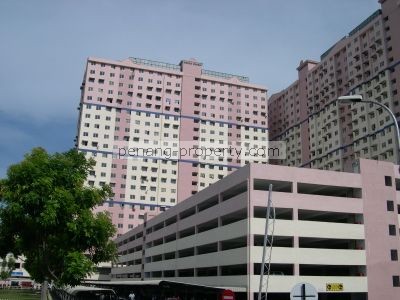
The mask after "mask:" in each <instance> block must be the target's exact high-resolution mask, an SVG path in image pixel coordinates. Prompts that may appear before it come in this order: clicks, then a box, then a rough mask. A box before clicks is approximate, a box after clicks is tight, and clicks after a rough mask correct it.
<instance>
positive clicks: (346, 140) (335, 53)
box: [268, 0, 400, 171]
mask: <svg viewBox="0 0 400 300" xmlns="http://www.w3.org/2000/svg"><path fill="white" fill-rule="evenodd" d="M379 2H380V3H381V6H382V9H379V10H378V11H376V12H374V13H373V14H372V15H371V16H369V17H368V18H367V19H365V20H364V21H363V22H362V23H361V24H360V25H359V26H357V27H356V28H354V29H353V30H352V31H351V32H350V33H349V34H348V35H347V36H345V37H344V38H342V39H341V40H340V41H338V42H337V43H336V44H335V45H334V46H332V47H331V48H330V49H328V50H327V51H326V52H325V53H323V54H322V55H321V61H320V62H316V61H312V60H306V61H302V62H301V63H300V65H299V67H298V68H297V70H298V80H296V81H295V82H294V83H293V84H291V85H290V86H289V87H288V88H286V89H284V90H283V91H281V92H279V93H276V94H274V95H272V96H271V98H270V99H269V104H268V105H269V114H270V116H269V129H270V135H269V136H270V139H271V140H284V141H286V142H287V157H286V159H283V160H279V161H274V162H275V163H279V164H284V165H289V166H305V167H311V168H318V169H330V170H347V171H349V170H352V168H353V164H354V162H356V161H357V158H358V157H364V158H370V159H377V160H385V161H391V162H397V160H398V151H397V148H396V147H397V146H396V136H395V130H394V127H393V125H392V120H391V119H390V116H389V115H388V114H387V113H386V112H384V111H383V110H382V109H379V108H378V107H376V106H373V105H364V104H353V105H352V106H348V105H338V102H337V98H338V97H339V96H342V95H346V94H361V95H363V96H364V99H368V100H375V101H378V102H380V103H383V104H385V105H386V106H388V107H389V108H390V109H392V110H393V112H394V113H395V115H396V117H397V118H399V117H400V105H399V102H400V97H399V94H398V91H399V90H400V86H399V84H400V80H399V78H400V77H399V74H400V73H399V72H400V71H399V63H400V6H399V4H398V1H397V0H384V1H382V0H381V1H379Z"/></svg>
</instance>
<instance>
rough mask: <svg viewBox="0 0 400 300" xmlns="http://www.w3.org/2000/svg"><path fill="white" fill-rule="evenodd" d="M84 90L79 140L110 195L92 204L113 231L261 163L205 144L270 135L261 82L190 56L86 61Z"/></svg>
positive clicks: (94, 178)
mask: <svg viewBox="0 0 400 300" xmlns="http://www.w3.org/2000/svg"><path fill="white" fill-rule="evenodd" d="M81 91H82V93H81V101H80V107H79V109H80V117H79V130H78V136H77V140H76V146H77V148H78V150H79V151H82V152H85V153H86V154H87V156H88V157H93V158H94V159H95V161H96V166H95V168H94V170H93V172H91V174H90V175H89V178H88V182H87V183H88V184H89V185H91V186H101V185H104V184H108V183H109V184H111V187H112V189H113V197H112V199H109V200H108V201H107V202H106V203H104V204H103V206H102V207H99V208H98V209H99V210H108V211H109V212H110V213H111V215H112V220H113V223H114V224H115V225H116V227H117V228H118V234H121V233H123V232H126V231H127V230H129V229H131V228H133V227H134V226H136V225H137V224H139V223H142V222H143V220H144V214H145V213H147V214H148V216H151V215H156V214H158V213H159V212H160V211H163V210H165V209H166V208H168V207H170V206H173V205H175V204H176V203H178V202H180V201H181V200H184V199H185V198H187V197H189V196H191V195H192V194H195V193H196V192H197V191H199V190H201V189H203V188H204V187H207V186H208V185H210V184H211V183H213V182H215V181H217V180H219V179H221V178H223V177H224V176H225V175H227V174H228V173H230V172H231V171H232V170H234V169H237V168H238V167H240V166H242V165H244V164H246V163H248V162H251V161H256V162H257V161H258V160H257V158H255V159H251V158H248V157H244V156H241V155H237V153H235V152H229V153H228V152H226V153H224V155H217V154H215V153H214V154H215V155H208V154H207V152H202V151H206V150H210V149H211V150H212V149H213V148H215V147H221V148H228V147H238V146H239V147H243V148H244V149H247V148H249V147H254V148H257V147H261V146H262V145H263V144H264V143H266V142H267V141H268V133H267V123H268V121H267V102H266V101H267V99H266V88H265V87H262V86H259V85H255V84H251V83H249V79H248V78H247V77H244V76H237V75H231V74H226V73H220V72H214V71H209V70H205V69H203V68H202V64H201V63H199V62H196V61H195V60H193V59H192V60H183V61H181V63H180V64H179V65H175V64H168V63H162V62H156V61H150V60H144V59H138V58H129V59H126V60H123V61H114V60H106V59H98V58H89V59H88V60H87V65H86V71H85V75H84V79H83V83H82V86H81ZM200 150H201V151H200ZM196 151H197V152H196ZM259 162H261V161H259ZM262 162H265V160H263V161H262Z"/></svg>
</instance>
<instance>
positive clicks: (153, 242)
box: [111, 159, 400, 300]
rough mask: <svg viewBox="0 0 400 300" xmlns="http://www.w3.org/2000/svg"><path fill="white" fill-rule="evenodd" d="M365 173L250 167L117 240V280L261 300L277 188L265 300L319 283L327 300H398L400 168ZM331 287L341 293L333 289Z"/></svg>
mask: <svg viewBox="0 0 400 300" xmlns="http://www.w3.org/2000/svg"><path fill="white" fill-rule="evenodd" d="M359 166H360V170H359V173H345V172H335V171H325V170H313V169H308V168H294V167H286V166H275V165H261V164H250V165H247V166H245V167H243V168H241V169H239V170H237V171H235V172H234V173H232V174H230V175H229V176H227V177H225V178H223V179H222V180H220V181H218V182H217V183H215V184H213V185H211V186H209V187H208V188H206V189H204V190H202V191H201V192H199V193H197V194H196V195H193V196H191V197H190V198H188V199H187V200H185V201H183V202H181V203H179V204H178V205H176V206H175V207H173V208H171V209H169V210H168V211H166V212H164V213H162V214H160V215H158V216H156V217H154V218H152V219H151V220H148V221H147V222H145V223H144V224H142V225H140V226H138V227H136V228H135V229H133V230H131V231H129V232H127V233H125V234H123V235H122V236H120V237H118V238H117V239H116V240H115V241H116V243H117V245H118V252H119V255H120V256H119V262H118V263H117V265H114V267H113V268H112V272H111V277H112V280H118V281H126V280H153V279H162V278H163V279H167V280H177V281H181V282H189V283H195V284H204V285H210V286H218V287H225V288H229V289H232V290H234V291H235V292H236V293H237V297H238V299H256V293H257V292H258V284H259V274H260V263H261V257H262V245H263V237H264V228H265V213H266V203H267V197H268V187H269V184H273V192H272V201H273V207H274V208H275V211H276V221H275V225H274V240H273V241H274V242H273V250H272V254H271V277H270V280H269V292H270V294H269V295H268V299H271V300H274V299H289V293H290V290H291V289H292V288H293V286H294V285H295V284H297V283H300V282H308V283H311V284H313V285H314V286H315V287H316V288H317V290H318V292H319V299H322V300H325V299H341V300H346V299H351V300H354V299H356V300H363V299H367V298H368V299H385V300H395V299H398V297H399V294H400V277H399V276H400V263H399V257H398V253H399V250H400V240H399V219H400V215H399V213H400V174H399V171H398V166H396V165H393V164H392V163H389V162H382V161H374V160H364V159H362V160H361V161H360V164H359ZM270 228H272V227H270ZM270 234H271V233H270ZM268 251H270V249H269V250H268ZM332 284H336V286H337V285H339V284H341V286H342V290H336V291H332V290H329V287H328V285H332Z"/></svg>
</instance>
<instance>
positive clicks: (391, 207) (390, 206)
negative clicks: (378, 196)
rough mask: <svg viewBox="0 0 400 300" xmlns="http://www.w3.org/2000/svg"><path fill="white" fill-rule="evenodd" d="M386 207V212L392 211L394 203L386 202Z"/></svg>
mask: <svg viewBox="0 0 400 300" xmlns="http://www.w3.org/2000/svg"><path fill="white" fill-rule="evenodd" d="M386 206H387V210H388V211H394V202H393V201H392V200H387V201H386Z"/></svg>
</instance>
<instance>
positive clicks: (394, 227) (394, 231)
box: [389, 224, 396, 235]
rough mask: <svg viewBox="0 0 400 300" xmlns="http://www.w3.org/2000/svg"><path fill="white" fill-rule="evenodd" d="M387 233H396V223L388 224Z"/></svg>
mask: <svg viewBox="0 0 400 300" xmlns="http://www.w3.org/2000/svg"><path fill="white" fill-rule="evenodd" d="M389 235H396V225H393V224H390V225H389Z"/></svg>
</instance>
